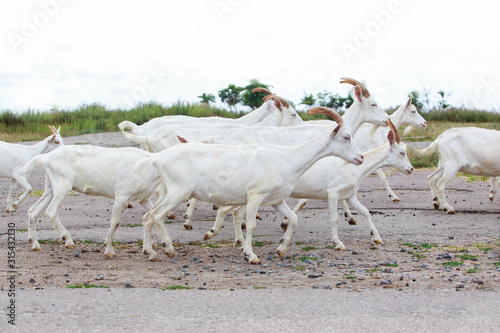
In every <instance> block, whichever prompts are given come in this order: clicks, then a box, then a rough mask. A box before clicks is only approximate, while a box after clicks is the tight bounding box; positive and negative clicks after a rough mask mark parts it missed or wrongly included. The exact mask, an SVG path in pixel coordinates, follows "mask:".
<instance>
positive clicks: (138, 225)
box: [123, 223, 142, 228]
mask: <svg viewBox="0 0 500 333" xmlns="http://www.w3.org/2000/svg"><path fill="white" fill-rule="evenodd" d="M123 227H124V228H136V227H142V224H141V223H135V224H125V225H123Z"/></svg>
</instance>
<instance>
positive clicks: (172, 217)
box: [167, 212, 175, 220]
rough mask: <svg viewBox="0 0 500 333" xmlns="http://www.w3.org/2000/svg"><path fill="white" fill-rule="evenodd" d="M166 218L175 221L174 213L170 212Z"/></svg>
mask: <svg viewBox="0 0 500 333" xmlns="http://www.w3.org/2000/svg"><path fill="white" fill-rule="evenodd" d="M167 217H168V218H169V219H170V220H175V213H174V212H170V213H169V214H168V215H167Z"/></svg>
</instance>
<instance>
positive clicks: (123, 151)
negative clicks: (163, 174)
mask: <svg viewBox="0 0 500 333" xmlns="http://www.w3.org/2000/svg"><path fill="white" fill-rule="evenodd" d="M151 156H152V154H151V153H149V152H146V151H144V150H141V149H137V148H104V147H97V146H91V145H83V146H62V147H61V148H59V149H57V150H54V151H52V152H50V153H47V154H44V155H39V156H37V157H35V158H33V159H32V160H31V161H30V162H29V163H28V164H26V166H24V167H23V168H22V169H21V170H20V174H21V175H23V177H25V176H26V175H27V174H29V173H30V172H31V171H32V170H33V169H34V168H42V169H43V170H44V171H45V174H46V179H45V192H44V194H43V196H42V197H41V198H40V199H39V200H38V201H37V202H36V203H35V204H34V205H33V206H32V207H31V208H30V210H29V212H28V215H29V225H28V239H29V241H30V242H32V249H33V250H35V251H40V244H39V243H38V240H37V232H36V227H35V222H36V221H37V220H38V216H39V215H40V214H41V213H42V211H43V210H44V209H46V211H45V214H46V216H47V217H48V219H49V220H50V222H51V224H52V226H53V227H54V229H56V230H58V231H59V232H60V234H61V237H62V239H63V240H64V241H65V245H66V247H67V248H73V246H74V242H73V239H72V238H71V235H70V234H69V232H68V231H67V230H66V228H64V226H63V225H62V224H61V222H60V220H59V209H60V208H61V205H62V204H63V202H64V200H65V199H66V197H67V196H68V194H69V192H70V191H71V190H74V191H77V192H80V193H84V194H90V195H96V196H103V197H106V198H114V199H115V201H114V204H113V211H112V213H111V222H110V228H109V231H108V234H107V236H106V239H105V241H104V244H105V245H106V250H105V252H104V254H105V255H106V256H108V257H113V256H114V255H115V252H114V250H113V234H114V232H115V231H116V228H117V227H118V225H119V223H120V215H121V213H122V212H123V210H124V209H125V208H127V205H128V204H129V203H131V202H133V201H138V202H139V203H140V204H141V205H142V206H143V207H144V208H146V209H147V210H149V209H150V208H151V207H152V205H151V203H150V202H149V198H150V197H151V196H152V195H153V194H154V192H155V189H156V187H157V186H158V185H159V183H160V178H159V174H158V172H157V171H156V169H155V168H152V167H150V168H147V165H139V162H140V161H141V160H144V159H146V158H148V157H151Z"/></svg>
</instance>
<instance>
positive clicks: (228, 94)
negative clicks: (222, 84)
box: [219, 84, 244, 111]
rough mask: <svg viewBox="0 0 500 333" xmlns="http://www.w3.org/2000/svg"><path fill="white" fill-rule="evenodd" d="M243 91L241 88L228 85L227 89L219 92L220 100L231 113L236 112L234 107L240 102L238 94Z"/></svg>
mask: <svg viewBox="0 0 500 333" xmlns="http://www.w3.org/2000/svg"><path fill="white" fill-rule="evenodd" d="M243 90H244V88H243V87H238V86H236V85H234V84H230V85H229V86H228V87H227V88H225V89H222V90H220V91H219V97H220V100H221V101H222V103H226V104H227V105H229V109H230V110H231V111H236V105H238V103H240V102H241V98H240V94H241V92H242V91H243Z"/></svg>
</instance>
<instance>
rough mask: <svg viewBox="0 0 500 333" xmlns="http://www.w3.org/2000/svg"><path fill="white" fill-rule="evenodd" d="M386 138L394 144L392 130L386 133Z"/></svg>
mask: <svg viewBox="0 0 500 333" xmlns="http://www.w3.org/2000/svg"><path fill="white" fill-rule="evenodd" d="M387 139H388V140H389V144H390V145H391V147H392V146H394V132H393V131H392V130H390V131H389V134H387Z"/></svg>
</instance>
